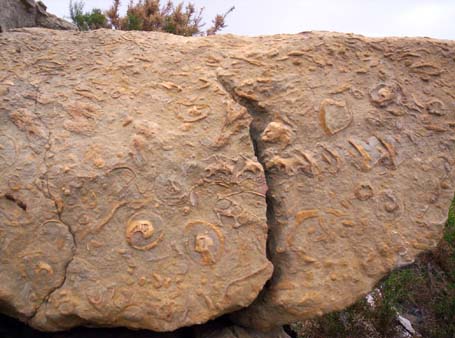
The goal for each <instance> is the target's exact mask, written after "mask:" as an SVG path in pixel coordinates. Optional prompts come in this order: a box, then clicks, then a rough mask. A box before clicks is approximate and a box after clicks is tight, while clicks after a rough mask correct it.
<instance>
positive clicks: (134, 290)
mask: <svg viewBox="0 0 455 338" xmlns="http://www.w3.org/2000/svg"><path fill="white" fill-rule="evenodd" d="M188 42H189V44H188V45H187V47H188V48H185V49H182V50H179V49H180V46H183V45H186V44H187V43H188ZM205 44H207V41H204V40H197V39H194V40H187V39H185V38H182V37H176V36H171V35H164V34H153V33H152V34H141V33H118V32H114V31H109V30H105V31H97V32H92V33H88V34H81V33H62V32H61V31H46V30H40V29H28V30H23V31H20V32H14V33H5V34H2V35H1V36H0V45H1V48H0V50H1V51H0V64H1V65H2V66H1V67H2V68H1V70H0V79H1V87H0V90H1V92H2V96H1V101H0V112H1V117H0V118H1V124H0V142H1V143H0V144H1V148H0V155H1V157H2V159H3V162H2V163H1V164H2V168H1V169H2V171H1V174H2V178H1V191H2V192H4V193H3V196H2V198H1V199H0V217H1V218H0V229H1V231H2V243H1V244H2V245H1V247H0V250H1V257H2V259H5V262H4V263H3V264H2V266H1V268H2V271H1V274H0V286H1V288H2V292H1V294H0V297H1V301H2V303H4V304H5V306H4V307H5V308H6V309H10V308H11V309H12V310H11V311H8V313H9V314H11V315H14V316H17V317H19V318H21V319H23V320H28V321H29V322H30V324H31V325H32V326H34V327H35V328H38V329H40V330H47V331H54V330H63V329H68V328H71V327H74V326H78V325H92V326H93V325H95V326H126V327H130V328H147V329H151V330H154V331H172V330H174V329H176V328H178V327H182V326H189V325H192V324H198V323H203V322H206V321H208V320H209V319H212V318H214V317H217V316H219V315H221V314H223V313H228V312H232V311H235V310H238V309H240V308H242V307H245V306H247V305H249V304H250V303H251V302H252V301H253V300H254V299H255V298H256V297H257V295H258V293H259V291H260V290H261V289H262V287H263V285H264V283H265V282H266V281H267V280H268V279H269V278H270V276H271V273H272V265H271V263H270V262H269V261H268V260H267V258H266V255H265V245H266V235H267V223H266V213H265V212H266V202H265V192H266V184H265V178H264V172H263V170H262V167H261V165H260V164H259V163H258V162H257V161H256V157H255V155H254V151H253V144H252V141H251V139H250V136H249V128H248V126H249V123H250V120H251V118H250V116H249V115H248V113H247V111H246V109H245V108H243V107H242V106H240V105H238V104H237V103H235V102H233V101H232V99H231V98H230V96H229V94H228V93H226V92H225V91H224V90H223V89H222V87H221V86H220V85H219V84H218V82H216V72H215V68H208V67H201V64H202V61H200V62H194V60H195V58H196V59H200V60H202V59H204V58H208V57H209V56H210V54H209V53H211V51H209V50H206V51H205V52H204V49H205V47H204V45H205ZM76 46H77V47H76ZM75 47H76V48H75ZM69 49H70V50H71V51H70V52H69ZM12 55H14V57H12ZM22 204H23V205H26V207H22ZM73 237H74V238H73ZM73 240H74V245H73ZM19 247H21V248H22V250H21V251H19V249H18V248H19ZM72 250H73V251H74V254H72V255H71V251H72ZM4 257H6V258H4ZM22 262H25V263H27V264H28V265H27V266H25V267H23V266H22V265H23V264H19V263H22ZM65 267H66V273H65V269H64V268H65ZM24 269H25V271H24ZM14 281H19V282H20V283H17V282H16V283H14ZM38 307H39V309H38ZM2 308H3V306H2Z"/></svg>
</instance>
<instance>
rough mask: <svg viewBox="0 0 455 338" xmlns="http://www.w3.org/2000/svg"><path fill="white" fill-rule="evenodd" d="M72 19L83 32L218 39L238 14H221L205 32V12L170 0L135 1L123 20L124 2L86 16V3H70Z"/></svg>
mask: <svg viewBox="0 0 455 338" xmlns="http://www.w3.org/2000/svg"><path fill="white" fill-rule="evenodd" d="M69 6H70V16H71V19H72V21H73V22H74V23H75V24H76V25H77V26H78V27H79V29H80V30H92V29H99V28H114V29H120V30H142V31H158V32H167V33H171V34H176V35H183V36H193V35H214V34H216V33H217V32H219V31H220V30H222V29H223V28H225V27H226V22H225V20H226V17H227V16H228V15H229V14H230V13H231V12H232V11H233V10H234V7H232V8H230V9H229V10H228V11H227V12H226V13H224V14H218V15H216V16H215V19H214V20H213V22H212V26H211V27H210V28H208V29H207V30H205V31H203V30H202V27H203V26H204V24H203V23H202V15H203V12H204V8H201V9H197V8H196V6H195V5H194V4H193V3H191V2H190V3H188V4H187V5H184V4H183V2H181V3H178V4H176V5H175V4H174V3H173V2H172V1H171V0H168V1H167V2H166V4H165V5H161V3H160V0H139V1H138V2H137V3H135V2H134V1H133V0H131V1H130V3H129V4H128V9H127V12H126V15H125V16H123V17H122V16H120V14H119V9H120V0H113V4H112V6H111V8H110V9H109V10H107V11H106V12H104V13H103V12H102V11H101V10H100V9H93V10H92V11H91V12H84V2H83V1H81V0H76V1H74V2H73V0H70V5H69Z"/></svg>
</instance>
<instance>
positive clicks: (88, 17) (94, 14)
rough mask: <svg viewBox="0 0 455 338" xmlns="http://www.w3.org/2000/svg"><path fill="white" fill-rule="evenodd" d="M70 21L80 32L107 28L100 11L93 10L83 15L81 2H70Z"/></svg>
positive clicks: (105, 20) (104, 17) (104, 18)
mask: <svg viewBox="0 0 455 338" xmlns="http://www.w3.org/2000/svg"><path fill="white" fill-rule="evenodd" d="M70 17H71V20H72V21H73V23H74V24H75V25H77V27H78V28H79V29H80V30H83V31H87V30H91V29H99V28H107V27H109V26H108V22H107V19H106V16H105V15H104V14H103V12H102V11H101V9H98V8H94V9H92V11H91V12H85V13H84V3H83V2H82V1H75V2H74V3H73V1H72V0H70Z"/></svg>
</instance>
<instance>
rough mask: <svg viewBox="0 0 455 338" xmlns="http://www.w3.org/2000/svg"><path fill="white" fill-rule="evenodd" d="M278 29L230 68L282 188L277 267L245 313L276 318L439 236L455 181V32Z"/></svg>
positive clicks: (368, 279) (269, 172)
mask: <svg viewBox="0 0 455 338" xmlns="http://www.w3.org/2000/svg"><path fill="white" fill-rule="evenodd" d="M269 39H270V40H269V41H270V44H271V46H270V49H271V48H272V41H273V40H274V39H273V38H269ZM275 40H276V42H275V43H274V44H273V47H274V48H275V51H274V52H273V51H269V52H268V53H267V49H266V48H264V47H263V46H264V45H266V42H263V43H262V44H261V47H260V48H257V49H256V51H255V52H256V53H255V54H251V57H250V58H249V61H250V63H251V62H255V63H257V64H258V65H257V66H256V67H248V69H249V71H248V72H246V71H245V70H243V69H242V70H240V71H239V70H237V69H235V68H231V69H228V70H225V69H224V70H223V72H220V73H219V80H220V81H221V82H222V83H223V84H224V87H225V88H226V89H227V90H228V91H229V92H231V93H232V95H233V97H234V98H235V99H236V100H237V101H238V102H240V103H241V104H243V105H244V106H246V107H248V109H249V111H250V113H251V114H252V115H253V116H254V117H255V118H254V122H253V124H252V134H253V138H255V139H256V140H257V149H258V152H259V158H260V161H261V162H262V163H263V164H264V166H265V168H266V176H267V182H268V185H269V189H270V190H269V194H268V198H269V201H270V202H269V211H268V214H269V226H270V230H271V231H270V237H269V240H268V252H269V257H270V258H271V259H272V262H273V264H274V267H275V272H274V275H273V278H272V280H271V281H270V282H269V283H268V284H267V288H266V289H265V290H264V292H263V293H262V294H261V296H260V297H259V299H258V300H257V301H256V302H255V303H254V304H253V305H252V306H251V307H250V308H249V309H247V310H245V311H242V312H240V313H239V314H237V315H235V316H234V317H235V319H236V320H237V321H238V322H240V323H241V324H243V325H245V326H252V327H257V328H261V329H264V330H265V329H268V328H270V327H271V326H275V325H279V324H285V323H290V322H293V321H296V320H298V319H302V318H310V317H314V316H318V315H321V314H323V313H327V312H331V311H334V310H340V309H343V308H345V307H347V306H348V305H350V304H352V303H353V302H355V301H356V300H357V299H358V298H359V297H360V296H362V295H364V294H366V293H367V292H368V291H370V290H371V289H372V288H373V286H374V285H375V284H376V283H377V282H378V281H379V280H380V279H381V278H382V277H384V276H385V275H386V274H387V273H388V272H389V271H390V270H391V269H393V268H395V267H399V266H403V265H406V264H410V263H412V262H413V260H414V258H415V257H416V256H417V255H418V254H419V253H420V252H422V251H424V250H429V249H431V248H434V247H435V246H436V245H437V244H438V242H439V240H440V239H441V236H442V230H443V227H444V225H445V223H446V220H447V215H448V209H449V206H450V204H451V201H452V199H453V197H454V191H455V169H454V166H455V43H454V42H452V41H436V40H431V39H396V38H389V39H366V38H362V37H358V36H353V35H338V34H302V35H300V36H295V37H291V38H286V39H280V38H279V37H277V38H275ZM277 40H281V41H277ZM267 42H268V41H267Z"/></svg>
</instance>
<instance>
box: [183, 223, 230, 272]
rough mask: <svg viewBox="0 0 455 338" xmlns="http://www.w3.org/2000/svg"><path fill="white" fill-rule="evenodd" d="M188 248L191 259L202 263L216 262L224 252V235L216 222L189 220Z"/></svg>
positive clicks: (211, 263) (186, 229)
mask: <svg viewBox="0 0 455 338" xmlns="http://www.w3.org/2000/svg"><path fill="white" fill-rule="evenodd" d="M185 237H186V249H187V252H188V255H189V256H190V257H191V259H192V260H193V261H194V262H196V263H198V264H201V265H214V264H216V263H217V262H218V261H219V260H220V258H221V256H222V254H223V252H224V236H223V234H222V232H221V230H220V229H219V228H218V227H217V226H216V225H214V224H210V223H207V222H204V221H193V222H189V223H188V224H187V225H186V227H185Z"/></svg>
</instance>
